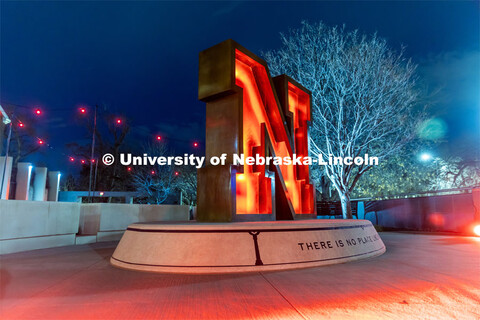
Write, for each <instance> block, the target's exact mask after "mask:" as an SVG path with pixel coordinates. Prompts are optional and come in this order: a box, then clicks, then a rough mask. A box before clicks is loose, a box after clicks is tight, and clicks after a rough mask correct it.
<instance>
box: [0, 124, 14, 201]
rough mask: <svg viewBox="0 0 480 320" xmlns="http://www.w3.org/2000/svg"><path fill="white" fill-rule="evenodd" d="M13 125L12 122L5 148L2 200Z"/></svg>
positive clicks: (0, 186)
mask: <svg viewBox="0 0 480 320" xmlns="http://www.w3.org/2000/svg"><path fill="white" fill-rule="evenodd" d="M12 125H13V124H12V122H10V127H9V128H8V137H7V146H6V147H5V161H4V162H3V172H2V184H1V185H0V199H1V198H2V193H3V184H4V182H5V175H6V174H7V161H8V150H9V148H10V139H11V137H12ZM7 189H8V188H7ZM7 198H8V195H7Z"/></svg>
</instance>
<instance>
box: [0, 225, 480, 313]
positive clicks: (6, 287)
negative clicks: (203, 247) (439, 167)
mask: <svg viewBox="0 0 480 320" xmlns="http://www.w3.org/2000/svg"><path fill="white" fill-rule="evenodd" d="M380 236H381V237H382V239H383V241H384V242H385V245H386V247H387V252H386V253H385V254H384V255H382V256H379V257H376V258H373V259H367V260H363V261H358V262H352V263H347V264H340V265H332V266H324V267H318V268H310V269H298V270H292V271H283V272H255V273H248V274H230V275H169V274H155V273H142V272H133V271H127V270H121V269H116V268H114V267H112V266H111V265H110V264H109V262H108V261H109V258H110V256H111V254H112V253H113V250H114V248H115V245H116V243H112V242H111V243H97V244H93V245H82V246H68V247H61V248H53V249H44V250H36V251H30V252H23V253H17V254H9V255H3V256H0V264H1V271H0V272H1V273H0V277H1V278H0V282H1V290H0V297H1V300H0V318H1V319H480V238H472V237H458V236H444V235H422V234H411V233H386V232H384V233H380Z"/></svg>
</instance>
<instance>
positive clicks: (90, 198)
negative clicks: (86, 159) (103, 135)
mask: <svg viewBox="0 0 480 320" xmlns="http://www.w3.org/2000/svg"><path fill="white" fill-rule="evenodd" d="M97 108H98V106H97V105H95V111H94V113H93V133H92V152H91V156H90V174H89V178H88V203H91V202H92V197H91V192H92V171H93V159H95V133H96V131H97ZM80 112H81V113H85V109H84V108H80Z"/></svg>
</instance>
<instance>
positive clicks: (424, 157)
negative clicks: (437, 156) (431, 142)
mask: <svg viewBox="0 0 480 320" xmlns="http://www.w3.org/2000/svg"><path fill="white" fill-rule="evenodd" d="M432 158H433V157H432V154H431V153H428V152H424V153H422V154H421V155H420V160H422V161H430V160H432Z"/></svg>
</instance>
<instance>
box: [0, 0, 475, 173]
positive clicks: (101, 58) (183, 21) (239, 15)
mask: <svg viewBox="0 0 480 320" xmlns="http://www.w3.org/2000/svg"><path fill="white" fill-rule="evenodd" d="M302 20H309V21H310V22H316V21H324V22H325V23H327V24H329V25H336V24H346V26H347V28H348V29H359V30H360V31H361V32H363V33H367V34H372V33H374V32H378V34H379V35H380V36H382V37H384V38H386V39H388V41H389V44H390V46H391V47H393V48H396V49H399V48H400V46H401V44H404V45H406V46H407V50H406V53H407V55H408V56H410V57H412V59H413V60H414V61H415V62H416V63H418V64H419V73H420V75H421V76H422V77H423V78H424V79H425V82H426V84H428V86H429V87H431V88H441V89H442V91H441V92H440V94H439V95H438V96H437V97H436V99H435V100H436V103H437V104H436V105H435V107H434V108H432V110H431V112H432V114H433V115H435V116H438V117H439V118H441V119H443V121H445V122H446V124H447V133H446V139H447V141H448V142H449V143H450V144H451V145H454V144H456V142H457V141H461V140H465V139H466V138H468V139H470V140H474V139H477V141H480V133H479V129H478V128H479V123H480V95H479V88H480V79H479V78H480V76H479V73H480V71H479V70H480V64H479V60H480V41H479V28H480V25H479V4H478V2H430V1H429V2H413V1H405V2H373V1H370V2H362V3H360V2H354V3H352V2H335V3H334V2H261V3H252V2H233V3H225V2H175V3H173V2H136V3H134V2H100V1H98V2H70V1H51V2H44V3H39V2H5V1H3V2H2V3H1V43H0V45H1V60H0V67H1V83H0V85H1V97H0V101H1V103H2V105H6V104H8V103H13V104H18V105H23V106H32V107H33V106H35V105H40V106H42V107H43V108H44V110H45V114H44V120H42V122H41V123H42V124H41V125H40V126H39V129H38V130H39V131H40V132H42V134H45V135H46V136H48V142H49V144H50V145H51V146H52V149H49V151H47V152H45V153H44V154H43V155H41V157H43V158H42V159H43V161H47V162H48V163H49V164H50V166H51V167H58V168H60V169H62V170H66V169H67V165H68V161H67V158H66V157H65V155H64V154H65V153H66V151H65V150H64V145H65V143H67V142H71V141H78V140H79V139H83V138H84V137H85V135H86V133H85V129H84V128H83V127H82V126H80V125H79V124H78V123H77V122H76V121H74V118H75V114H76V110H77V106H78V105H80V104H82V105H88V106H92V105H95V104H106V105H108V107H109V110H110V111H111V112H115V113H119V114H122V115H124V116H125V117H127V118H129V119H130V121H131V124H132V132H133V133H134V135H133V136H132V139H133V138H135V139H143V140H145V141H146V140H148V139H151V137H152V135H154V134H156V133H162V134H163V135H164V136H166V137H171V138H173V137H175V138H177V139H180V140H185V141H193V140H195V139H198V140H199V141H202V139H203V138H204V130H205V128H204V122H205V115H204V112H205V107H204V104H203V103H201V102H199V101H197V76H198V74H197V69H198V53H199V52H200V51H201V50H203V49H206V48H208V47H210V46H212V45H214V44H216V43H218V42H221V41H223V40H225V39H228V38H233V39H235V40H236V41H238V42H239V43H240V44H242V45H243V46H245V47H247V48H248V49H250V50H251V51H253V52H255V53H258V54H259V53H260V52H261V51H265V50H269V49H275V48H278V47H279V46H280V39H279V32H286V31H288V29H289V28H292V27H297V26H299V24H300V22H301V21H302ZM87 141H88V140H87ZM175 148H176V149H177V150H179V151H186V150H188V148H189V146H188V143H187V142H185V143H183V144H182V143H181V142H176V143H175ZM52 169H56V168H52Z"/></svg>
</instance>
